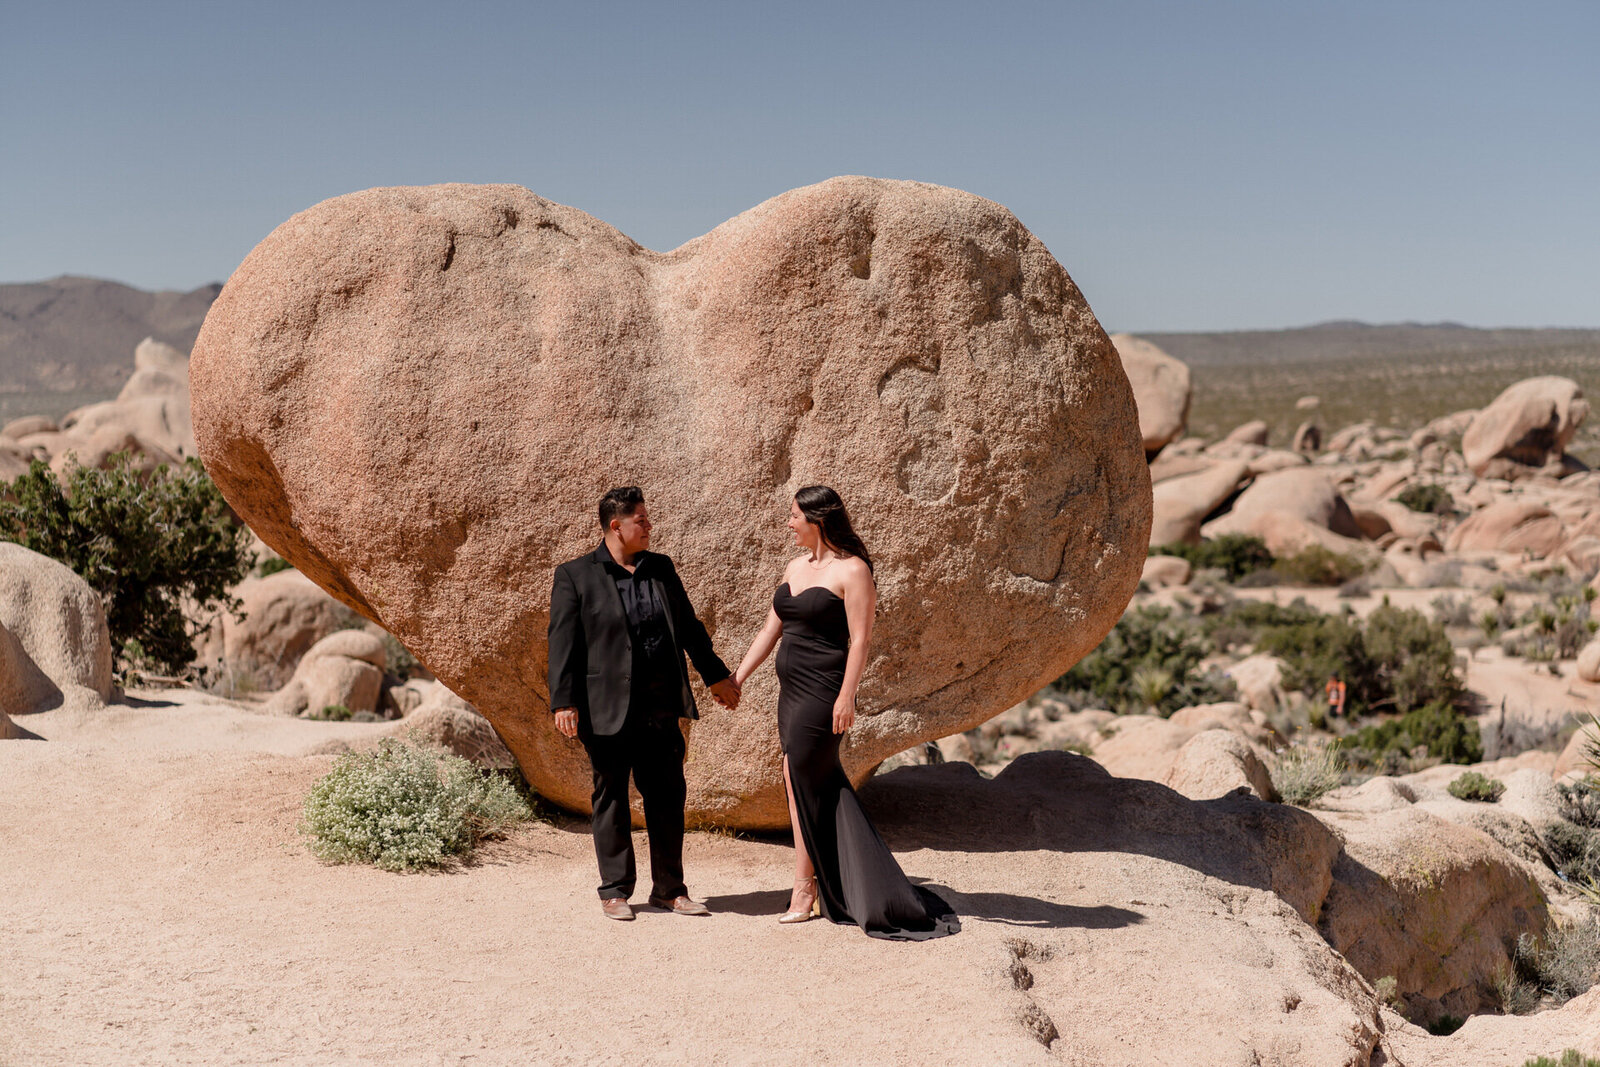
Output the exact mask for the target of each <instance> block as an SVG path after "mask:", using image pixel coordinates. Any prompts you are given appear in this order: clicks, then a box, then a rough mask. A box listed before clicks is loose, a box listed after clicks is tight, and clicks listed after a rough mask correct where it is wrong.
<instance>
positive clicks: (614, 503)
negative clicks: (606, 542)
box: [600, 485, 644, 530]
mask: <svg viewBox="0 0 1600 1067" xmlns="http://www.w3.org/2000/svg"><path fill="white" fill-rule="evenodd" d="M643 503H644V491H643V490H642V489H640V488H639V487H638V486H637V485H625V486H623V487H622V488H620V489H613V490H611V491H610V492H608V493H606V495H605V496H603V497H601V498H600V529H602V530H609V529H611V520H612V519H616V518H622V517H625V516H628V515H632V514H633V513H634V512H635V511H638V510H639V505H640V504H643Z"/></svg>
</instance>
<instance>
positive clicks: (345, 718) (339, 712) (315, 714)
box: [303, 704, 351, 722]
mask: <svg viewBox="0 0 1600 1067" xmlns="http://www.w3.org/2000/svg"><path fill="white" fill-rule="evenodd" d="M350 714H351V712H350V709H349V708H348V707H346V706H345V705H343V704H328V705H326V706H324V707H322V708H319V709H317V710H315V711H309V710H308V711H307V712H306V713H305V715H304V716H303V717H304V718H307V719H320V720H322V721H323V722H349V721H350Z"/></svg>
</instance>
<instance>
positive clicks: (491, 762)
mask: <svg viewBox="0 0 1600 1067" xmlns="http://www.w3.org/2000/svg"><path fill="white" fill-rule="evenodd" d="M395 732H396V733H397V734H400V735H403V736H405V737H409V738H410V739H411V740H413V741H418V742H421V743H422V744H427V745H433V746H435V747H436V748H442V749H445V750H447V751H449V752H453V753H455V754H456V755H458V756H461V757H464V758H466V759H469V760H471V761H472V762H473V763H476V764H478V765H479V766H480V767H491V768H494V769H497V770H510V769H511V768H512V767H514V766H516V759H515V757H513V756H512V755H511V750H510V749H508V748H506V746H505V742H504V741H501V740H500V735H499V734H497V733H495V732H494V727H493V726H492V725H490V723H489V720H488V719H485V718H484V717H483V716H482V715H480V714H478V709H477V708H475V707H473V706H472V705H471V704H468V703H467V702H466V701H465V700H462V699H461V698H460V697H458V696H456V695H455V694H454V693H452V692H450V690H449V689H448V688H446V687H445V686H443V685H439V684H437V683H436V684H435V685H434V687H433V691H432V692H430V693H429V694H428V695H427V696H426V697H424V698H423V701H422V704H421V706H420V707H418V708H417V709H416V710H415V711H413V712H411V714H409V715H407V716H406V717H405V719H404V720H403V721H402V722H401V723H400V725H399V726H398V727H397V728H396V730H395ZM641 823H642V820H641Z"/></svg>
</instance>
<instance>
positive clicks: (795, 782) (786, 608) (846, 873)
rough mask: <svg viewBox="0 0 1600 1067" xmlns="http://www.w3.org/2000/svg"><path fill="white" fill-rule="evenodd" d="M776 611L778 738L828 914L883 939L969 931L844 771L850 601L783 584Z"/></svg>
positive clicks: (775, 597)
mask: <svg viewBox="0 0 1600 1067" xmlns="http://www.w3.org/2000/svg"><path fill="white" fill-rule="evenodd" d="M772 608H773V610H774V611H776V612H777V613H778V618H779V619H780V620H782V622H783V641H782V643H781V644H780V645H779V646H778V659H777V668H778V684H779V691H778V738H779V741H780V742H781V744H782V745H783V752H784V755H786V756H788V757H789V781H790V784H791V786H792V787H793V789H794V804H795V809H796V811H797V812H798V813H799V817H800V832H801V834H802V836H803V837H804V838H805V841H804V842H803V844H804V846H805V849H806V852H807V854H808V855H810V857H811V862H812V864H813V866H815V867H816V870H817V894H818V898H819V900H820V901H821V903H822V914H823V915H824V916H825V917H827V918H829V919H831V920H833V921H834V922H836V923H855V924H856V925H858V926H860V927H861V929H863V930H865V931H866V932H867V933H868V934H871V935H872V936H873V937H883V938H890V939H892V940H896V941H926V940H928V939H929V938H934V937H943V936H944V935H946V934H953V933H955V932H956V931H958V930H960V929H961V920H960V919H958V918H956V915H955V912H953V911H952V910H951V909H950V905H949V904H946V903H945V902H944V900H943V899H941V898H940V897H939V896H938V895H937V894H935V893H931V892H929V891H928V890H926V889H924V888H922V887H921V886H914V885H912V884H911V883H910V882H909V881H907V879H906V876H905V872H903V871H901V869H900V864H898V863H896V862H895V858H894V854H893V853H891V852H890V851H889V846H887V845H885V844H884V843H883V838H881V837H879V836H878V831H877V829H876V828H874V827H873V825H872V821H871V820H870V819H868V818H867V813H866V811H865V810H863V809H862V807H861V801H860V800H859V799H857V797H856V791H855V790H854V789H851V788H850V780H849V779H848V778H846V777H845V773H844V768H843V767H841V766H840V765H839V741H840V735H839V734H836V733H834V732H833V702H834V701H835V700H837V699H838V698H839V690H840V688H841V687H842V686H843V685H844V664H845V656H846V654H847V652H848V649H849V646H850V624H849V622H848V621H847V620H846V618H845V612H844V601H843V600H841V599H840V598H839V595H838V594H837V593H835V592H834V591H833V590H831V589H827V588H824V587H822V586H812V587H811V588H809V589H802V590H801V591H800V594H799V595H798V596H796V595H794V594H792V593H790V592H789V583H788V582H784V583H783V584H782V585H780V586H778V591H777V592H776V593H775V594H773V597H772Z"/></svg>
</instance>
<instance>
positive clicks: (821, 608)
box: [550, 485, 961, 941]
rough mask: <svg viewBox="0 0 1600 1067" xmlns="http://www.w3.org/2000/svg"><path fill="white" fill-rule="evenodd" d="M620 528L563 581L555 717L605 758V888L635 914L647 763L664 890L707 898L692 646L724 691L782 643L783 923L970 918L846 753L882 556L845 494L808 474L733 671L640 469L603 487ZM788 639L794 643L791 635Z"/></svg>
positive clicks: (601, 781)
mask: <svg viewBox="0 0 1600 1067" xmlns="http://www.w3.org/2000/svg"><path fill="white" fill-rule="evenodd" d="M600 528H601V531H602V533H603V535H604V540H603V541H602V542H601V544H600V546H599V547H598V548H596V549H595V550H594V551H593V552H591V553H588V554H586V555H583V556H579V557H578V558H577V559H574V560H570V561H568V562H566V563H563V564H561V566H559V567H557V568H556V573H555V582H554V585H553V586H552V588H551V592H550V707H551V709H552V711H553V713H554V715H555V725H556V729H557V730H559V731H560V732H561V733H562V734H564V735H565V736H567V737H570V738H577V739H578V740H579V741H581V742H582V744H583V747H584V750H585V751H586V752H587V753H588V754H589V762H590V765H591V766H592V768H593V770H594V794H593V808H594V823H593V826H594V847H595V855H596V857H597V858H598V860H599V863H600V878H601V884H600V904H601V908H602V910H603V911H604V913H605V914H606V915H607V916H608V917H610V918H613V919H632V918H633V909H632V907H631V906H629V904H628V897H629V896H631V895H632V893H633V888H634V880H635V870H634V858H633V838H632V834H631V821H630V816H629V813H628V778H629V775H630V774H631V775H632V777H633V781H634V784H636V785H637V786H638V788H639V795H640V796H641V797H642V798H643V800H644V815H645V825H646V828H647V830H648V832H649V840H650V875H651V881H652V890H651V893H650V897H649V902H650V903H651V904H652V905H654V906H656V907H659V908H665V909H667V910H669V911H673V912H676V913H678V914H680V915H707V914H709V911H708V910H707V909H706V906H705V905H704V904H701V903H699V902H697V901H695V900H692V899H690V897H689V896H688V889H687V888H686V886H685V885H684V881H683V822H684V814H683V813H684V802H685V798H686V795H687V790H686V787H685V784H684V777H683V760H684V755H685V747H684V740H683V733H682V732H681V731H680V729H679V728H678V719H679V718H680V717H681V718H690V719H693V718H696V717H697V716H696V712H695V705H694V696H693V694H692V692H691V691H690V688H689V673H688V670H687V668H686V667H685V665H684V653H688V656H689V658H690V659H691V660H693V661H694V666H695V670H696V671H697V672H698V673H699V675H700V678H701V680H702V681H704V682H705V683H706V685H707V686H708V687H709V688H710V690H711V695H712V696H713V697H714V698H715V699H716V700H717V701H718V702H719V703H721V704H722V705H723V706H724V707H728V708H735V707H737V706H738V704H739V695H740V690H741V688H742V687H743V685H744V682H745V681H746V680H747V679H748V678H749V677H750V675H751V674H752V673H754V672H755V670H756V668H758V667H760V666H761V664H762V662H763V661H765V660H766V658H767V656H768V655H770V654H771V653H772V650H773V648H774V646H777V648H778V657H777V670H778V683H779V696H778V737H779V743H780V745H781V748H782V750H783V776H784V785H785V787H786V790H787V792H788V798H789V820H790V823H791V826H792V828H793V830H794V841H795V883H794V892H793V895H792V896H791V897H790V898H789V910H788V911H787V912H785V913H784V914H783V915H782V916H781V917H780V918H779V919H778V921H779V922H782V923H795V922H804V921H806V920H807V919H810V918H812V917H813V916H815V915H819V914H820V915H822V916H824V917H826V918H828V919H831V920H832V921H834V922H836V923H855V924H856V925H858V926H860V927H861V928H862V929H863V930H864V931H866V932H867V933H868V934H870V935H872V936H874V937H883V938H891V939H895V940H912V941H920V940H925V939H928V938H933V937H940V936H943V935H945V934H952V933H955V932H956V931H957V930H959V929H960V928H961V924H960V921H959V920H958V919H957V918H956V916H955V914H954V913H953V912H952V911H951V909H950V906H949V905H948V904H946V903H945V902H944V900H942V899H941V898H940V897H938V896H937V895H935V894H934V893H931V892H929V891H928V890H926V889H924V888H922V887H921V886H914V885H912V884H911V883H910V881H908V880H907V878H906V876H905V874H904V873H903V872H902V871H901V869H900V865H899V864H898V863H896V862H895V859H894V856H893V854H892V853H890V851H889V849H888V846H886V845H885V844H884V843H883V839H882V838H881V837H879V836H878V832H877V830H876V829H874V827H873V825H872V822H871V820H869V819H868V818H867V815H866V812H865V811H864V810H862V807H861V804H860V801H859V800H858V799H857V798H856V794H855V791H854V790H853V789H851V788H850V781H849V779H848V778H846V777H845V773H844V769H843V767H841V766H840V764H839V742H840V740H841V739H842V737H843V735H844V732H845V731H846V730H848V729H850V727H851V726H852V725H853V724H854V722H855V696H856V686H857V685H858V684H859V683H860V681H861V672H862V671H863V670H864V669H865V667H866V662H867V642H868V640H869V639H870V637H871V633H872V617H873V612H874V610H875V608H876V604H877V590H876V588H875V587H874V585H873V581H872V559H871V557H870V556H869V555H868V554H867V549H866V546H865V545H863V544H862V543H861V538H860V537H858V536H857V535H856V532H855V530H854V529H853V528H852V527H851V524H850V517H849V514H848V513H847V512H846V511H845V507H844V502H843V501H842V500H840V499H839V494H838V493H836V492H834V491H833V490H832V489H829V488H828V487H827V486H821V485H813V486H807V487H806V488H804V489H801V490H800V491H799V492H797V493H796V494H795V496H794V500H793V501H792V503H791V504H790V508H789V529H790V530H791V531H793V533H794V543H795V545H796V546H798V547H800V548H802V549H805V553H804V554H803V555H800V556H797V557H796V558H795V559H793V560H792V561H790V563H789V565H788V567H787V568H786V569H785V571H784V575H783V582H782V584H780V585H779V586H778V588H777V590H776V591H775V592H774V594H773V598H772V610H771V611H770V612H769V613H768V614H767V621H766V625H764V626H763V627H762V628H761V632H760V633H758V634H757V635H756V638H755V640H754V642H752V644H751V646H750V650H749V651H748V652H746V653H745V657H744V660H743V662H741V663H740V664H739V669H738V670H737V671H735V672H732V673H730V672H729V671H728V668H727V666H726V665H725V664H724V663H723V662H722V660H721V659H719V658H718V657H717V654H716V652H715V651H713V650H712V647H711V639H710V637H709V635H708V634H707V633H706V629H705V627H704V626H703V625H701V623H700V620H699V619H698V618H696V617H695V613H694V608H693V607H692V606H691V605H690V602H689V597H688V594H687V593H685V591H684V588H683V583H682V581H681V580H679V578H678V573H677V571H676V569H674V567H673V565H672V560H670V559H668V558H667V557H666V556H664V555H661V554H659V553H655V552H651V551H650V513H649V509H648V507H647V506H646V505H645V501H644V494H643V493H642V492H641V491H640V490H639V489H638V488H637V487H634V486H628V487H625V488H621V489H613V490H611V491H610V492H608V493H606V495H605V496H604V497H602V498H601V500H600ZM780 640H781V644H780Z"/></svg>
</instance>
